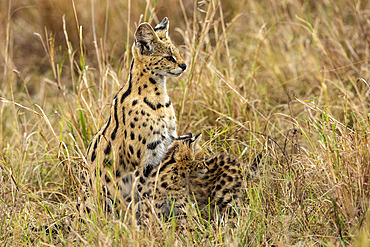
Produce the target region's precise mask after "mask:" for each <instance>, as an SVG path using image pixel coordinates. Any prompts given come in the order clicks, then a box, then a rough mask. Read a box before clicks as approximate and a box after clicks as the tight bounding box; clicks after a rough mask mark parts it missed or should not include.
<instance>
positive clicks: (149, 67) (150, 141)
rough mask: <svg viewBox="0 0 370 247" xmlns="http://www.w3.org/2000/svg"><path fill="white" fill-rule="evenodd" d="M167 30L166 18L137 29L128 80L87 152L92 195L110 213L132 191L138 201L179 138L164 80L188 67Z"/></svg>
mask: <svg viewBox="0 0 370 247" xmlns="http://www.w3.org/2000/svg"><path fill="white" fill-rule="evenodd" d="M168 28H169V21H168V19H167V17H166V18H164V19H163V20H162V22H161V23H159V24H158V25H157V26H156V27H155V28H154V29H153V28H152V27H151V25H149V24H148V23H142V24H140V25H139V26H138V28H137V30H136V32H135V43H134V45H133V46H132V54H133V59H132V63H131V67H130V74H129V79H128V82H127V83H126V84H125V85H124V86H123V87H122V88H121V89H120V90H119V91H118V93H117V94H116V96H115V97H114V99H113V102H112V107H111V109H110V115H109V118H108V121H106V123H105V124H104V125H103V126H102V127H101V129H100V130H99V131H98V132H97V133H96V134H95V136H94V137H93V139H92V140H91V142H90V145H89V148H88V151H87V161H88V163H89V179H88V183H89V186H90V188H91V189H92V191H93V193H94V195H95V196H97V195H101V196H103V198H104V199H105V200H103V203H105V204H104V206H105V207H107V209H108V210H111V209H112V207H113V208H117V209H123V210H126V209H127V205H128V204H129V203H130V202H131V201H132V198H131V194H132V193H131V190H132V189H134V193H133V194H134V195H135V200H136V201H137V200H138V199H139V194H140V192H141V191H142V189H143V188H144V186H145V184H146V182H147V180H148V177H149V174H150V173H151V171H152V170H153V169H154V168H155V167H156V166H157V165H158V164H159V163H160V161H161V160H162V158H163V156H164V154H165V153H166V150H167V148H168V146H169V145H170V144H171V143H172V141H173V140H174V138H176V137H177V132H176V116H175V113H174V109H173V107H172V104H171V100H170V98H169V96H168V94H167V91H166V77H167V76H179V75H181V74H182V73H183V71H184V70H185V69H186V65H185V63H184V62H183V60H182V58H181V56H180V53H179V51H178V49H177V48H176V47H175V46H174V45H173V44H172V42H171V40H170V38H169V37H168ZM134 182H135V184H136V186H135V188H133V183H134Z"/></svg>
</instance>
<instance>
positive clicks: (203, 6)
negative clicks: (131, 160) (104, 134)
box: [0, 0, 370, 246]
mask: <svg viewBox="0 0 370 247" xmlns="http://www.w3.org/2000/svg"><path fill="white" fill-rule="evenodd" d="M0 9H1V10H0V21H1V22H0V25H1V28H0V35H1V37H2V38H1V39H0V55H1V56H0V64H1V67H0V72H1V73H0V76H1V77H0V81H1V84H0V97H1V98H0V100H1V103H0V121H1V128H0V245H1V246H8V245H9V246H17V245H40V246H49V245H57V244H61V245H67V246H70V245H101V246H111V245H113V246H132V245H135V246H136V245H137V246H141V245H145V246H163V245H167V246H174V245H178V246H188V245H190V246H191V245H195V246H215V245H222V246H223V245H225V246H258V245H267V246H270V245H274V246H289V245H299V246H313V245H324V246H347V245H350V246H369V244H370V242H369V239H370V230H369V229H370V213H369V210H368V209H369V205H370V204H369V203H370V189H369V174H370V112H369V110H370V99H369V97H370V74H369V52H370V50H369V49H370V47H369V44H370V35H369V34H370V25H369V18H370V6H369V3H368V1H350V0H348V1H347V0H338V1H332V0H328V1H254V0H235V1H234V0H233V1H198V2H197V1H194V2H192V1H184V0H179V1H130V0H129V1H102V0H91V1H87V0H82V1H78V2H77V1H74V0H71V1H43V0H34V1H31V0H29V1H12V0H8V1H1V3H0ZM164 16H167V17H168V18H169V20H170V36H171V38H173V40H174V42H175V43H176V44H177V46H178V47H179V49H180V51H181V52H182V54H183V57H184V59H185V61H186V64H187V65H188V69H187V70H186V71H185V72H184V74H183V75H182V76H181V77H179V78H174V79H172V78H170V79H168V81H167V88H168V91H169V94H170V97H171V99H172V102H173V104H174V108H175V111H177V118H178V132H179V134H185V133H188V132H192V133H199V132H201V133H202V134H203V138H204V143H203V148H204V150H205V152H207V153H210V154H211V153H229V154H233V155H236V156H239V157H241V159H243V160H244V161H245V163H251V162H252V160H253V159H254V158H255V157H256V155H258V154H262V157H263V158H262V161H261V164H260V177H259V179H258V180H257V181H254V182H253V183H251V184H249V185H246V193H247V195H248V198H249V200H248V202H247V201H246V200H245V201H243V202H242V206H241V208H240V209H235V213H236V215H237V216H236V217H235V218H232V219H227V217H225V216H223V217H221V216H220V217H218V218H217V219H216V220H214V221H209V220H208V219H205V218H201V217H200V216H199V215H200V214H199V212H198V210H197V208H196V206H195V207H194V209H193V210H189V212H187V217H186V219H182V220H175V219H172V220H170V221H168V222H166V221H163V220H162V219H159V218H156V217H154V216H153V219H151V221H150V223H149V225H148V227H142V226H141V227H139V226H137V225H136V224H135V222H134V223H133V224H128V222H129V221H130V219H131V218H132V217H131V216H130V215H124V216H123V219H119V220H118V219H117V220H109V219H107V218H106V217H105V215H104V213H103V211H102V209H101V208H100V209H99V207H98V209H97V210H94V211H93V212H92V213H91V215H90V216H89V218H87V220H85V221H84V222H74V223H73V224H72V225H71V226H70V232H66V231H63V230H60V231H56V232H52V233H48V232H47V231H46V230H41V231H34V230H33V229H32V228H30V227H29V226H30V225H33V226H34V227H35V228H40V226H45V225H58V224H60V222H64V221H66V220H68V219H70V216H76V217H78V216H79V212H78V211H77V210H76V208H75V202H76V197H77V196H78V194H77V193H76V188H77V184H78V183H79V174H78V171H81V169H84V167H86V161H85V158H84V157H85V154H86V150H87V146H88V144H89V141H90V139H91V138H92V136H93V134H94V133H95V132H96V131H97V130H98V129H99V127H100V126H101V125H102V124H103V123H104V120H105V119H107V115H108V114H109V108H110V104H111V100H112V99H113V97H114V95H115V93H116V92H117V91H118V90H119V88H120V87H121V86H122V85H123V84H124V83H125V82H126V81H127V77H128V70H129V63H130V60H131V58H132V56H131V54H130V52H131V51H130V48H131V45H132V43H133V32H134V31H135V28H136V26H137V25H138V24H139V23H140V22H143V21H148V22H151V23H152V24H155V23H158V21H160V20H161V19H162V18H163V17H164ZM40 229H42V228H40Z"/></svg>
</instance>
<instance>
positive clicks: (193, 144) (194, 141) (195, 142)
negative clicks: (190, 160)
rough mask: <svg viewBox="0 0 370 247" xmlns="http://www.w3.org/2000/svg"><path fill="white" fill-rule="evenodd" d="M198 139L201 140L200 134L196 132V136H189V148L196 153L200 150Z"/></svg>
mask: <svg viewBox="0 0 370 247" xmlns="http://www.w3.org/2000/svg"><path fill="white" fill-rule="evenodd" d="M200 140H202V134H198V135H196V136H193V137H192V138H191V144H190V148H191V151H192V152H193V154H197V153H198V152H199V151H200V149H201V148H200V145H199V143H200Z"/></svg>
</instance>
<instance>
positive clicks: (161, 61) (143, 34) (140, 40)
mask: <svg viewBox="0 0 370 247" xmlns="http://www.w3.org/2000/svg"><path fill="white" fill-rule="evenodd" d="M168 28H169V20H168V19H167V17H165V18H164V19H163V20H162V22H161V23H159V24H158V25H157V26H156V27H155V28H154V29H153V28H152V26H151V25H150V24H149V23H146V22H145V23H141V24H140V25H139V26H138V28H137V30H136V32H135V44H134V45H133V46H132V53H133V56H134V59H135V61H139V62H140V61H141V62H142V64H145V67H144V68H143V69H145V71H150V73H152V74H154V75H157V76H179V75H181V73H182V72H183V71H184V70H185V69H186V64H185V63H184V61H183V60H182V58H181V56H180V53H179V51H178V49H177V48H176V47H175V46H174V45H173V44H172V42H171V39H170V38H169V37H168Z"/></svg>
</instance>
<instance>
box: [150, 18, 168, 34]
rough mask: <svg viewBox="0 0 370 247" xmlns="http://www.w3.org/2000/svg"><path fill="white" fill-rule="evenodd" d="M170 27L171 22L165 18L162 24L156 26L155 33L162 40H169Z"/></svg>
mask: <svg viewBox="0 0 370 247" xmlns="http://www.w3.org/2000/svg"><path fill="white" fill-rule="evenodd" d="M169 25H170V21H169V20H168V18H167V17H165V18H163V20H162V21H161V23H159V24H158V25H157V26H155V28H154V31H155V32H156V33H157V34H158V37H160V38H168V27H169Z"/></svg>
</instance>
